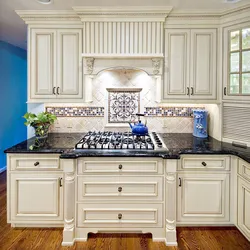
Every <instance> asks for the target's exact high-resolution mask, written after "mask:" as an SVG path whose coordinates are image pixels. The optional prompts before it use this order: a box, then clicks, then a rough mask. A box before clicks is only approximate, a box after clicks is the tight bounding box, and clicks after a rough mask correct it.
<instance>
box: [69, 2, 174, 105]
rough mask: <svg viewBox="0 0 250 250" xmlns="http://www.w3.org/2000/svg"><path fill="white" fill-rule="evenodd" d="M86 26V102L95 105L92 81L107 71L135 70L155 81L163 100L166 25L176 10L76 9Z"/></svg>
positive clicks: (84, 59)
mask: <svg viewBox="0 0 250 250" xmlns="http://www.w3.org/2000/svg"><path fill="white" fill-rule="evenodd" d="M73 9H74V10H75V11H76V13H77V14H78V16H80V18H81V21H82V23H83V54H82V57H83V61H84V70H83V73H84V76H85V87H86V89H85V93H86V94H85V101H86V102H91V101H92V80H93V79H94V77H95V76H96V75H97V74H98V73H100V72H101V71H103V70H107V69H112V68H116V67H119V68H129V69H131V68H134V69H136V70H138V69H140V70H143V71H145V72H146V73H147V74H148V75H150V76H152V77H153V78H154V79H155V84H156V100H157V101H158V102H160V100H161V86H162V84H161V82H162V72H163V70H162V67H163V58H164V56H163V37H164V35H163V32H164V27H163V26H164V22H165V19H166V17H167V16H168V14H169V13H170V11H171V9H172V7H157V8H156V7H143V8H142V7H136V6H135V7H125V8H123V7H122V8H121V7H113V8H109V9H103V8H96V7H89V8H82V7H74V8H73Z"/></svg>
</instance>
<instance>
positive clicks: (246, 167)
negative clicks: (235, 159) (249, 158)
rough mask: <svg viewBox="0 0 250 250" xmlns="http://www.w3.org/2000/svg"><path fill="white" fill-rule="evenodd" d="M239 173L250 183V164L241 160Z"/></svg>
mask: <svg viewBox="0 0 250 250" xmlns="http://www.w3.org/2000/svg"><path fill="white" fill-rule="evenodd" d="M238 173H239V175H241V176H242V177H244V178H246V179H247V180H249V181H250V164H249V163H247V162H245V161H243V160H241V159H240V160H239V168H238Z"/></svg>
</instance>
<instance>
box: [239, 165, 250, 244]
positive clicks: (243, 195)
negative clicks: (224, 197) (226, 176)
mask: <svg viewBox="0 0 250 250" xmlns="http://www.w3.org/2000/svg"><path fill="white" fill-rule="evenodd" d="M237 226H238V228H239V230H240V231H241V232H242V233H243V234H244V235H245V237H246V238H247V239H248V240H249V241H250V164H249V163H247V162H245V161H243V160H239V166H238V223H237Z"/></svg>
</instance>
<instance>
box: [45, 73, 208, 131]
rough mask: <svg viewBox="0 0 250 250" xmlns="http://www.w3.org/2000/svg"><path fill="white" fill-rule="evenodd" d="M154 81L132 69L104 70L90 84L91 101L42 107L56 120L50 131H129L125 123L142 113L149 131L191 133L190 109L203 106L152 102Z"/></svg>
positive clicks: (153, 98)
mask: <svg viewBox="0 0 250 250" xmlns="http://www.w3.org/2000/svg"><path fill="white" fill-rule="evenodd" d="M155 89H156V88H155V82H154V79H153V78H152V77H151V76H148V75H147V73H145V72H143V71H140V70H135V69H116V70H106V71H103V72H101V73H100V74H98V75H97V76H96V78H95V80H94V81H93V102H91V103H88V104H86V103H83V104H82V105H80V104H77V106H76V104H73V103H63V104H62V103H57V104H53V103H50V104H45V109H46V111H48V112H50V113H53V114H55V115H56V116H57V117H58V119H57V121H56V123H55V124H54V125H53V126H52V127H51V132H87V131H89V130H95V131H97V130H102V131H103V130H114V129H115V130H116V131H130V127H129V125H128V124H127V122H128V121H131V120H135V119H136V118H135V113H137V112H140V113H144V114H145V117H144V118H142V120H143V122H145V120H146V121H147V126H148V128H149V131H156V132H161V133H164V132H166V133H191V132H192V131H193V119H192V109H194V108H204V106H202V105H191V106H190V105H174V106H171V105H168V106H164V105H162V104H160V105H159V104H158V103H157V102H155Z"/></svg>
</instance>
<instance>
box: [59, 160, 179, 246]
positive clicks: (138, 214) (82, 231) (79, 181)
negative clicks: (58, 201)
mask: <svg viewBox="0 0 250 250" xmlns="http://www.w3.org/2000/svg"><path fill="white" fill-rule="evenodd" d="M164 162H165V161H164V160H163V159H161V158H152V157H149V158H148V157H146V158H138V157H104V158H103V157H101V158H100V157H80V158H78V159H77V160H76V161H73V160H70V159H66V160H63V163H62V164H63V168H64V169H65V170H64V172H65V203H64V204H65V218H64V219H65V228H64V239H63V243H62V244H63V245H71V244H72V242H74V240H75V239H76V238H78V239H82V240H86V239H87V235H88V233H89V232H110V231H115V232H126V231H127V232H135V231H136V232H142V233H146V232H151V233H152V236H153V239H154V240H160V241H169V236H168V235H167V234H166V222H165V221H166V217H167V216H166V214H165V206H166V204H165V188H164V187H165V178H164V177H165V174H164V173H165V166H164ZM171 177H172V176H171ZM174 186H175V185H174ZM74 191H75V195H74ZM72 192H73V193H72ZM74 199H75V201H74ZM73 204H75V207H74V206H73ZM171 204H172V203H171ZM170 213H171V212H169V214H170ZM174 214H175V213H174ZM70 218H71V219H70ZM72 218H73V219H72ZM70 221H72V222H70ZM74 221H75V224H74V223H73V222H74ZM171 222H172V221H171ZM171 225H172V224H171ZM71 228H75V229H74V230H71ZM174 229H175V228H173V229H172V230H168V232H169V231H171V233H172V231H174V237H173V238H172V239H173V240H172V241H173V242H167V244H170V243H172V244H176V235H175V233H176V232H175V230H174Z"/></svg>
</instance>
